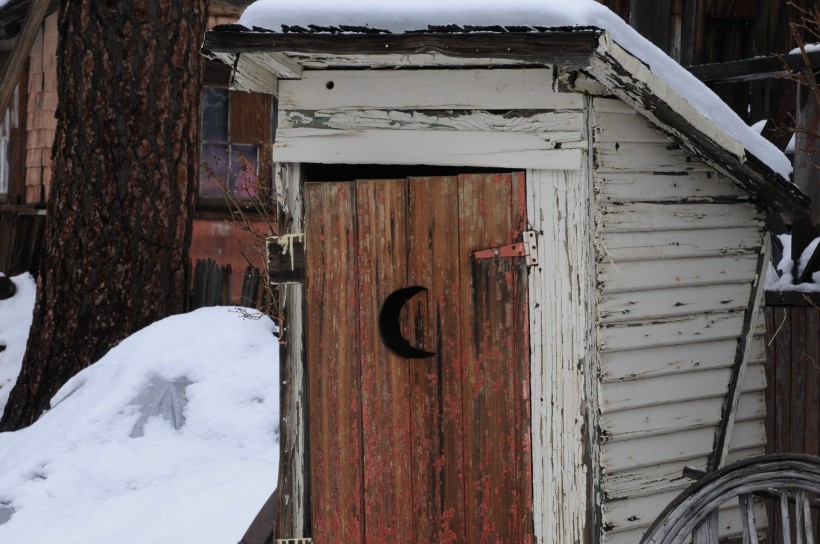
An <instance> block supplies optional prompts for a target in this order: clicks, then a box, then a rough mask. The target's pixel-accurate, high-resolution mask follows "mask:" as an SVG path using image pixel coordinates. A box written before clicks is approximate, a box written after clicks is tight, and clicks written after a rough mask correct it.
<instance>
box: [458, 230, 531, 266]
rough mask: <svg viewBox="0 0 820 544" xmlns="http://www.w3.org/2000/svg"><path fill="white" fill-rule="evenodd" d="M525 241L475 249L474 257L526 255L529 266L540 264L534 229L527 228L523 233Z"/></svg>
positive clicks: (493, 257) (495, 257) (498, 257)
mask: <svg viewBox="0 0 820 544" xmlns="http://www.w3.org/2000/svg"><path fill="white" fill-rule="evenodd" d="M521 237H522V238H523V241H521V242H516V243H514V244H507V245H505V246H498V247H491V248H490V249H482V250H479V251H473V254H472V257H473V259H500V258H510V257H524V258H525V259H526V262H527V266H535V265H537V264H538V238H537V236H536V233H535V231H534V230H525V231H524V232H522V233H521Z"/></svg>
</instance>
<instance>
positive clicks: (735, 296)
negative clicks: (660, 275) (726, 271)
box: [598, 283, 751, 323]
mask: <svg viewBox="0 0 820 544" xmlns="http://www.w3.org/2000/svg"><path fill="white" fill-rule="evenodd" d="M749 289H751V284H750V283H733V284H727V285H705V286H700V287H677V288H674V289H652V290H649V291H626V292H622V293H604V294H602V295H601V297H600V299H599V300H598V309H599V311H600V313H601V321H602V322H603V323H618V322H627V321H629V322H634V321H646V320H648V319H660V318H663V317H679V316H685V315H693V314H700V313H703V312H713V311H714V310H715V307H719V308H721V309H723V310H726V311H742V310H743V309H744V308H746V306H747V305H748V304H749Z"/></svg>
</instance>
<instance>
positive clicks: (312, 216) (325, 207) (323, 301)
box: [305, 184, 364, 542]
mask: <svg viewBox="0 0 820 544" xmlns="http://www.w3.org/2000/svg"><path fill="white" fill-rule="evenodd" d="M305 201H306V203H307V204H308V205H309V207H310V212H311V213H309V214H306V217H305V229H306V230H307V231H308V232H310V233H311V241H310V243H309V244H308V247H309V250H306V252H305V258H306V261H307V262H306V267H307V270H309V271H311V274H309V275H308V276H307V277H306V284H307V285H306V291H307V301H306V304H307V312H308V315H309V316H310V321H309V323H308V327H307V346H308V348H307V360H308V361H309V363H308V365H309V366H308V395H309V403H310V409H309V417H310V422H309V425H310V444H311V448H312V451H313V452H321V454H320V455H311V457H310V462H311V476H312V478H313V483H314V485H313V486H312V487H311V491H312V493H311V500H312V504H313V516H314V519H315V520H316V522H315V523H314V524H313V534H314V536H315V537H316V539H317V542H364V504H363V502H364V486H363V484H364V475H363V467H362V464H361V463H360V462H359V463H352V462H350V461H351V460H358V459H361V458H362V418H361V409H362V408H361V406H362V402H361V396H362V392H361V391H362V389H361V385H360V376H359V342H358V338H357V337H358V331H357V330H356V329H355V327H354V326H351V325H353V324H355V323H356V322H357V321H358V315H357V311H358V309H357V308H358V301H359V293H358V284H357V282H356V281H355V276H349V274H350V271H353V270H355V269H356V253H355V250H356V247H355V244H354V238H353V236H354V226H355V223H354V210H355V201H354V194H353V187H351V186H349V185H344V184H329V185H310V184H309V185H308V186H307V187H306V188H305Z"/></svg>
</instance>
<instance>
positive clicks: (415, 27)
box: [238, 0, 792, 179]
mask: <svg viewBox="0 0 820 544" xmlns="http://www.w3.org/2000/svg"><path fill="white" fill-rule="evenodd" d="M238 22H239V24H241V25H244V26H245V27H248V28H253V27H260V28H265V29H270V30H273V31H280V29H281V28H282V25H288V26H302V27H308V26H309V25H318V26H325V27H328V26H336V27H338V26H340V25H348V26H367V27H369V28H374V29H376V28H377V29H384V30H387V31H389V32H392V33H403V32H409V31H419V30H426V29H427V28H428V26H431V25H450V24H454V25H460V26H465V25H471V26H495V25H501V26H544V27H553V28H555V27H597V28H600V29H603V30H605V31H606V32H608V33H609V34H610V36H611V37H612V38H613V39H614V41H615V42H617V43H618V44H619V45H620V46H621V47H623V48H624V49H626V50H627V51H629V52H630V53H631V54H632V55H635V56H636V57H637V58H639V59H640V60H641V61H643V62H644V63H646V64H647V65H648V66H649V68H650V70H651V71H652V72H653V73H655V74H656V75H658V76H659V77H660V78H661V79H663V80H664V81H665V82H666V83H667V85H669V86H670V87H671V88H673V89H674V90H675V91H676V92H677V93H678V94H679V95H680V96H681V97H683V98H684V99H686V100H687V101H688V102H690V103H691V104H692V106H694V107H695V108H696V109H697V110H698V111H699V112H701V113H702V114H703V115H704V116H705V117H706V118H708V119H710V120H711V121H712V122H713V123H715V124H716V125H717V126H718V127H720V128H721V129H722V130H724V131H725V132H726V133H728V134H729V135H730V136H731V137H732V138H734V139H735V140H737V141H738V142H740V143H741V144H742V145H743V146H744V147H745V148H746V150H747V151H748V152H749V153H751V154H752V155H754V156H755V157H757V158H758V159H759V160H761V161H762V162H763V163H764V164H766V165H767V166H769V167H770V168H771V169H772V170H773V171H775V172H777V173H778V174H780V175H781V176H783V177H784V178H786V179H789V175H790V174H791V171H792V165H791V162H790V161H789V159H788V158H786V156H785V155H784V154H783V153H782V152H781V151H780V150H779V149H778V148H777V147H776V146H774V145H773V144H772V143H771V142H769V141H768V140H766V139H765V138H763V137H762V136H760V135H759V134H757V133H755V131H754V130H753V129H751V128H750V127H748V126H747V125H746V124H745V123H744V122H743V121H742V120H741V119H740V117H738V116H737V115H736V114H735V113H734V112H733V111H732V109H731V108H729V106H727V105H726V103H725V102H723V100H721V99H720V98H719V97H718V96H717V95H716V94H714V93H713V92H712V91H711V90H709V89H708V88H707V87H706V86H705V85H704V84H703V83H702V82H701V81H699V80H698V79H697V78H696V77H695V76H693V75H692V74H690V73H689V72H688V71H687V70H686V69H684V68H683V67H682V66H680V65H679V64H678V63H677V62H675V61H674V60H672V59H671V58H670V57H669V56H667V55H666V54H665V53H664V52H663V51H661V50H660V49H658V48H657V47H656V46H655V45H654V44H652V43H651V42H650V41H649V40H647V39H645V38H644V37H643V36H641V35H640V34H638V33H637V32H636V31H635V30H634V29H632V28H631V27H630V26H629V25H628V24H626V23H625V22H624V21H623V20H622V19H621V18H620V17H618V16H617V15H615V14H614V13H613V12H611V11H610V10H609V9H607V8H606V7H604V6H602V5H601V4H598V3H597V2H595V1H594V0H572V1H571V2H570V1H566V0H517V1H516V2H510V3H504V4H499V3H498V2H496V1H492V0H449V1H448V2H447V3H442V2H441V1H440V0H395V1H390V2H385V1H384V0H353V1H351V2H338V1H337V0H299V1H294V0H257V1H256V2H254V3H253V4H251V5H250V6H248V8H247V9H246V10H245V12H244V13H243V15H242V17H241V18H240V19H239V21H238Z"/></svg>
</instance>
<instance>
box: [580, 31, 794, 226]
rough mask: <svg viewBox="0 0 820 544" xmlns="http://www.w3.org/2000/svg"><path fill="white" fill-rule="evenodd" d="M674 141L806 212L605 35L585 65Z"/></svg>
mask: <svg viewBox="0 0 820 544" xmlns="http://www.w3.org/2000/svg"><path fill="white" fill-rule="evenodd" d="M588 71H589V72H590V75H592V76H593V77H595V78H596V79H598V81H599V82H600V83H602V84H603V85H604V86H606V87H607V88H608V89H609V91H610V92H612V94H614V95H615V96H617V97H618V98H620V99H621V100H623V101H624V102H626V103H627V104H629V105H631V106H632V107H633V108H635V109H636V110H637V111H639V112H640V113H641V114H643V115H644V116H646V117H647V118H648V119H650V120H651V121H652V122H653V123H654V124H655V125H656V126H658V128H660V129H661V130H662V131H664V132H666V133H667V134H668V135H669V136H670V137H671V138H672V139H674V140H675V141H676V142H677V143H679V144H680V145H682V146H683V147H685V148H686V149H687V150H689V151H691V152H692V153H694V154H695V155H697V156H699V157H701V158H703V160H705V161H706V162H707V163H709V164H710V165H712V166H713V167H715V168H716V169H717V170H719V171H721V172H723V173H725V174H726V175H728V176H730V177H731V178H733V179H734V180H736V181H737V182H738V183H739V184H741V185H742V186H743V187H745V188H746V189H747V190H748V191H749V192H751V193H753V194H755V195H757V196H758V198H760V199H761V200H762V201H763V202H764V203H766V204H767V205H769V206H771V207H772V208H774V209H776V210H777V211H779V212H782V213H785V214H787V215H789V216H791V217H797V216H800V215H803V214H805V213H808V206H809V198H808V197H807V196H806V195H804V194H803V193H802V192H800V190H799V189H798V188H797V186H796V185H794V184H793V183H791V182H790V181H789V180H787V179H785V178H784V177H783V176H781V175H780V174H778V173H776V172H775V171H774V170H772V169H771V168H770V167H769V166H768V165H766V164H765V163H763V162H762V161H761V160H759V159H758V158H757V157H755V156H754V155H753V154H751V153H750V152H749V151H748V150H747V149H746V148H745V147H744V146H743V145H742V144H741V143H740V142H738V141H737V140H735V139H734V138H733V137H732V136H731V135H729V134H728V133H727V132H726V131H725V130H723V129H721V128H720V127H718V126H717V125H716V124H715V123H714V122H712V121H711V120H710V119H709V118H707V117H706V116H705V115H703V114H702V113H701V112H700V111H698V110H697V109H696V108H695V107H694V106H693V105H692V104H690V103H689V102H688V101H687V100H685V99H684V98H683V97H681V96H680V95H679V94H678V93H677V92H676V91H675V89H673V88H672V87H670V86H669V85H668V84H667V83H666V82H665V81H664V80H662V79H661V78H659V77H658V76H657V75H656V74H655V73H653V72H652V70H651V69H650V68H649V67H648V66H646V64H644V63H643V62H641V61H640V60H639V59H638V58H636V57H635V56H634V55H632V54H631V53H629V52H628V51H626V50H625V49H623V48H622V47H621V46H619V45H618V44H617V43H616V42H614V41H613V40H612V39H611V38H610V37H609V35H608V34H606V33H604V34H602V35H601V37H600V44H599V46H598V47H597V48H596V49H595V52H594V54H593V56H592V61H591V65H590V67H589V69H588Z"/></svg>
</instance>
